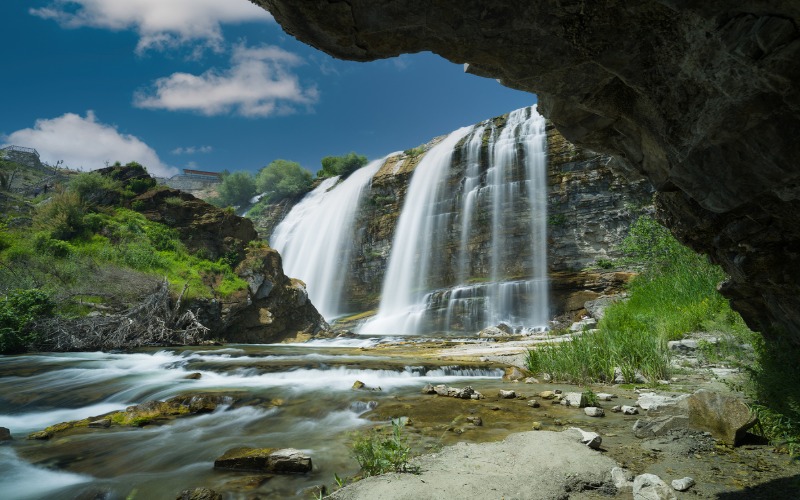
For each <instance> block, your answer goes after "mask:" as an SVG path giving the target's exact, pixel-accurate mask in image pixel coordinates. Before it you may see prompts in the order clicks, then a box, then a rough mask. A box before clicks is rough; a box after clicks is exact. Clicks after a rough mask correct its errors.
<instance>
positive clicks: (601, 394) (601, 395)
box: [596, 392, 617, 401]
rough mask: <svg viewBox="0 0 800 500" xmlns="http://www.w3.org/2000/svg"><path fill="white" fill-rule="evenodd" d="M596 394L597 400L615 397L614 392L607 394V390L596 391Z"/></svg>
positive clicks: (609, 399)
mask: <svg viewBox="0 0 800 500" xmlns="http://www.w3.org/2000/svg"><path fill="white" fill-rule="evenodd" d="M596 396H597V400H598V401H611V400H612V399H616V397H617V395H616V394H609V393H607V392H598V393H597V394H596Z"/></svg>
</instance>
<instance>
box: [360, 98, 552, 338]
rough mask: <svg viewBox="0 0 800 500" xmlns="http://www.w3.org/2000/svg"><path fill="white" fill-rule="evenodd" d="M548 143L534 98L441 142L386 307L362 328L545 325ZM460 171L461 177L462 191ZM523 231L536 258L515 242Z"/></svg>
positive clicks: (413, 209) (407, 224)
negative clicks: (523, 253) (524, 105)
mask: <svg viewBox="0 0 800 500" xmlns="http://www.w3.org/2000/svg"><path fill="white" fill-rule="evenodd" d="M545 150H546V135H545V121H544V118H543V117H542V116H541V115H539V114H538V113H537V111H536V108H535V107H531V108H524V109H520V110H516V111H513V112H512V113H510V114H509V115H508V116H507V118H506V119H505V121H504V122H502V121H501V122H496V121H493V120H488V121H486V122H484V123H482V124H479V125H477V126H475V127H466V128H462V129H459V130H457V131H455V132H453V133H452V134H450V135H449V136H448V137H447V138H446V139H445V140H444V141H442V142H441V143H439V144H438V145H436V146H435V147H433V148H432V149H431V150H430V151H429V152H428V153H427V154H426V155H425V156H424V157H423V159H422V161H421V162H420V164H419V165H418V166H417V168H416V170H415V171H414V174H413V177H412V179H411V183H410V185H409V188H408V193H407V196H406V200H405V203H404V206H403V210H402V212H401V215H400V219H399V222H398V225H397V229H396V231H395V235H394V240H393V244H392V252H391V255H390V258H389V265H388V269H387V272H386V274H385V277H384V281H383V291H382V294H381V301H380V306H379V309H378V313H377V315H376V316H375V317H374V318H373V319H372V320H370V321H368V322H367V323H366V324H364V325H363V326H362V328H361V330H360V333H363V334H370V335H375V334H384V335H389V334H419V333H425V332H431V331H459V330H460V331H465V332H469V331H471V332H475V331H477V330H480V329H482V328H484V327H486V326H489V325H496V324H499V323H508V324H510V325H512V326H514V327H515V328H516V329H518V330H523V329H531V328H538V327H544V326H546V325H547V321H548V319H549V297H548V280H547V247H546V245H547V241H546V240H547V213H546V211H547V182H546V175H547V172H546V169H547V164H546V151H545ZM457 163H458V164H459V165H461V166H460V167H458V168H463V173H460V170H458V169H457V165H456V164H457ZM454 175H460V176H461V177H460V183H459V184H458V185H457V186H458V187H456V192H454V188H453V187H452V186H453V185H454V180H453V176H454ZM487 223H490V224H491V227H490V230H488V231H487V230H486V228H485V227H482V226H481V225H484V226H485V225H486V224H487ZM481 229H483V231H481ZM484 233H488V238H485V241H484V240H481V239H480V237H479V236H480V235H481V234H484ZM520 235H522V236H520ZM520 237H523V238H527V243H526V244H525V245H526V246H529V248H530V257H529V258H527V259H520V256H519V255H518V254H517V252H518V251H517V250H515V248H517V249H518V248H519V245H515V244H512V243H514V242H516V241H518V239H519V238H520ZM515 238H516V239H515ZM454 249H455V250H456V251H453V250H454Z"/></svg>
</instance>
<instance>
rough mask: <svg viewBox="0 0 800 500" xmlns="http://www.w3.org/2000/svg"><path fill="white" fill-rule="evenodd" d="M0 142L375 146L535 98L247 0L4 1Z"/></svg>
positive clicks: (158, 164) (111, 148)
mask: <svg viewBox="0 0 800 500" xmlns="http://www.w3.org/2000/svg"><path fill="white" fill-rule="evenodd" d="M0 16H2V19H3V20H4V23H3V25H4V27H3V30H0V44H2V46H3V47H5V48H6V49H5V50H4V51H3V63H2V72H3V85H2V89H3V90H2V92H0V110H1V111H0V144H16V145H20V146H28V147H35V148H37V149H38V150H39V152H40V153H41V154H42V157H43V159H45V160H46V161H48V162H50V163H55V162H56V161H58V160H64V162H65V164H66V165H68V166H70V167H73V168H82V169H94V168H100V167H103V166H104V165H105V162H106V161H109V162H114V161H117V160H119V161H122V162H127V161H131V160H135V161H139V162H141V163H143V164H145V165H146V166H148V168H149V170H150V171H151V173H155V174H158V175H169V174H173V173H176V172H177V171H178V169H180V168H187V167H188V168H199V169H206V170H215V171H219V170H222V169H228V170H231V171H236V170H250V171H252V172H255V171H256V170H258V169H259V168H260V167H263V166H264V165H266V164H267V163H269V162H270V161H272V160H274V159H276V158H284V159H288V160H294V161H298V162H300V164H302V165H303V166H304V167H306V168H308V169H309V170H312V171H316V170H317V169H318V168H319V160H320V159H321V158H322V157H323V156H327V155H336V154H344V153H347V152H349V151H356V152H358V153H361V154H364V155H366V156H368V157H369V158H377V157H380V156H383V155H385V154H387V153H390V152H392V151H397V150H402V149H407V148H410V147H414V146H416V145H419V144H421V143H423V142H426V141H427V140H429V139H431V138H432V137H435V136H437V135H442V134H444V133H447V132H450V131H451V130H454V129H456V128H458V127H461V126H463V125H468V124H471V123H475V122H478V121H480V120H483V119H485V118H489V117H492V116H496V115H499V114H503V113H506V112H508V111H511V110H513V109H516V108H520V107H523V106H527V105H530V104H532V103H534V102H535V96H533V95H530V94H526V93H523V92H518V91H514V90H511V89H507V88H505V87H503V86H501V85H500V84H498V83H497V82H495V81H494V80H489V79H484V78H479V77H476V76H472V75H467V74H465V73H464V72H463V69H462V67H461V65H457V64H453V63H450V62H448V61H445V60H444V59H442V58H440V57H438V56H436V55H433V54H415V55H406V56H401V57H400V58H394V59H389V60H384V61H376V62H371V63H355V62H348V61H339V60H336V59H333V58H331V57H330V56H328V55H326V54H324V53H321V52H319V51H317V50H315V49H313V48H311V47H308V46H306V45H303V44H301V43H300V42H298V41H296V40H295V39H294V38H292V37H290V36H288V35H286V34H285V33H283V31H282V30H281V28H280V26H278V25H277V24H276V23H275V22H274V21H273V20H272V19H271V17H270V16H269V14H267V13H266V12H265V11H263V10H261V9H260V8H258V7H255V6H253V5H252V4H250V2H248V1H247V0H74V1H73V0H31V1H22V0H4V1H3V2H2V3H1V4H0Z"/></svg>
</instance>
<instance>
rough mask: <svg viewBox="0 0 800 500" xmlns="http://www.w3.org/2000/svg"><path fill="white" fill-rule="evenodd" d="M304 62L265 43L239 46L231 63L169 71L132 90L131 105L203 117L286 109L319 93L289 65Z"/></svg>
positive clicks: (311, 101)
mask: <svg viewBox="0 0 800 500" xmlns="http://www.w3.org/2000/svg"><path fill="white" fill-rule="evenodd" d="M301 64H304V61H303V60H302V59H301V58H300V57H299V56H297V55H295V54H292V53H291V52H287V51H285V50H283V49H281V48H278V47H273V46H269V45H263V46H260V47H246V46H244V45H237V46H236V47H234V49H233V54H232V56H231V67H230V68H229V69H227V70H225V71H218V70H215V69H211V70H208V71H206V72H205V73H203V74H201V75H193V74H190V73H173V74H172V75H170V76H167V77H164V78H159V79H158V80H156V81H155V82H153V86H152V88H151V89H148V90H142V91H139V92H137V93H136V94H135V95H134V105H135V106H137V107H140V108H148V109H167V110H170V111H196V112H199V113H201V114H204V115H207V116H213V115H222V114H229V113H235V114H239V115H242V116H251V117H256V116H270V115H282V114H290V113H293V112H295V111H296V108H297V106H306V107H309V106H311V105H312V104H314V103H315V102H317V99H318V98H319V93H318V91H317V88H316V87H315V86H313V85H310V86H307V87H303V86H302V85H301V84H300V82H299V81H298V77H297V75H295V74H294V73H292V72H291V71H290V70H291V68H294V67H296V66H299V65H301Z"/></svg>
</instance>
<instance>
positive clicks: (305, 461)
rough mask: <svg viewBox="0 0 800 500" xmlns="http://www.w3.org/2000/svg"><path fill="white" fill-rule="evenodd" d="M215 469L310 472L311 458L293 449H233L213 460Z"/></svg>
mask: <svg viewBox="0 0 800 500" xmlns="http://www.w3.org/2000/svg"><path fill="white" fill-rule="evenodd" d="M214 468H215V469H226V470H236V471H257V472H271V473H276V474H292V473H303V472H309V471H311V457H309V456H308V455H306V454H305V453H303V452H302V451H300V450H296V449H294V448H283V449H275V448H250V447H241V448H233V449H230V450H228V451H226V452H225V454H224V455H222V456H221V457H219V458H217V459H216V460H214Z"/></svg>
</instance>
